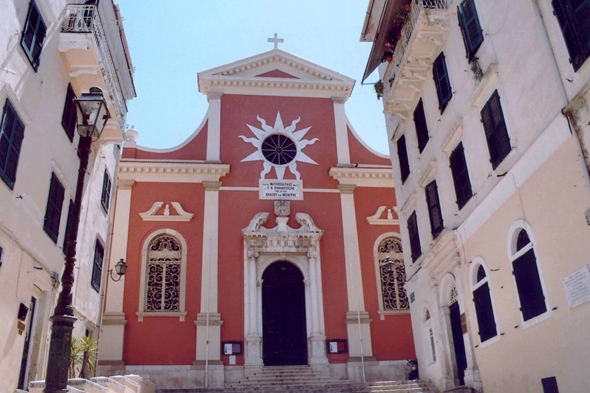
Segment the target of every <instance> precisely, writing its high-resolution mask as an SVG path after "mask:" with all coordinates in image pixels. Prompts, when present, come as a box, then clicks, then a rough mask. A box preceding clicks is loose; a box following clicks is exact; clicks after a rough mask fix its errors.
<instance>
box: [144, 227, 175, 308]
mask: <svg viewBox="0 0 590 393" xmlns="http://www.w3.org/2000/svg"><path fill="white" fill-rule="evenodd" d="M181 263H182V247H181V246H180V242H179V241H178V240H177V239H176V238H174V237H172V236H169V235H161V236H158V237H156V238H155V239H153V240H152V241H151V243H150V246H149V247H148V258H147V285H146V291H147V293H146V302H145V311H178V310H179V309H180V271H181V266H180V265H181Z"/></svg>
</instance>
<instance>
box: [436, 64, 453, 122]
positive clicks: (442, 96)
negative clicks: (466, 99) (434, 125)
mask: <svg viewBox="0 0 590 393" xmlns="http://www.w3.org/2000/svg"><path fill="white" fill-rule="evenodd" d="M433 74H434V84H435V85H436V91H437V94H438V103H439V109H440V113H443V111H444V110H445V108H446V106H447V104H448V102H449V101H450V100H451V97H453V91H452V90H451V82H450V81H449V74H448V72H447V65H446V62H445V54H444V53H441V54H440V55H439V56H438V57H437V58H436V60H434V64H433Z"/></svg>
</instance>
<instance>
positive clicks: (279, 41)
mask: <svg viewBox="0 0 590 393" xmlns="http://www.w3.org/2000/svg"><path fill="white" fill-rule="evenodd" d="M268 42H274V44H275V49H278V47H279V43H280V44H282V43H283V42H285V40H284V39H282V38H278V34H277V33H275V37H274V38H269V39H268Z"/></svg>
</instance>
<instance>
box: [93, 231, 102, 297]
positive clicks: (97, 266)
mask: <svg viewBox="0 0 590 393" xmlns="http://www.w3.org/2000/svg"><path fill="white" fill-rule="evenodd" d="M103 259H104V248H103V247H102V244H100V242H99V241H98V240H97V241H96V246H95V247H94V263H93V264H92V280H91V282H90V283H91V285H92V288H94V289H96V291H97V292H98V291H100V279H101V277H102V263H103Z"/></svg>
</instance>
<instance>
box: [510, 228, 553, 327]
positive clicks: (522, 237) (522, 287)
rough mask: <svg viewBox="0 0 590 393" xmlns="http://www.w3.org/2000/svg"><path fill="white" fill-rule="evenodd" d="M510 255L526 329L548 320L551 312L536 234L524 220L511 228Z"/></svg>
mask: <svg viewBox="0 0 590 393" xmlns="http://www.w3.org/2000/svg"><path fill="white" fill-rule="evenodd" d="M508 256H509V258H510V262H511V264H512V275H513V277H514V283H515V285H516V290H517V294H518V302H519V305H520V307H519V309H520V312H521V315H522V321H523V325H524V327H528V326H531V325H533V324H535V323H537V322H540V321H542V320H544V319H546V318H548V317H549V316H550V313H551V312H550V311H549V310H550V308H549V304H548V302H547V298H546V292H545V288H544V285H543V280H542V274H541V268H540V265H539V261H538V260H537V254H536V246H535V243H534V238H533V232H532V228H531V227H530V225H528V223H526V222H525V221H524V220H518V221H517V222H515V223H514V224H512V227H511V228H510V231H509V235H508Z"/></svg>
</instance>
